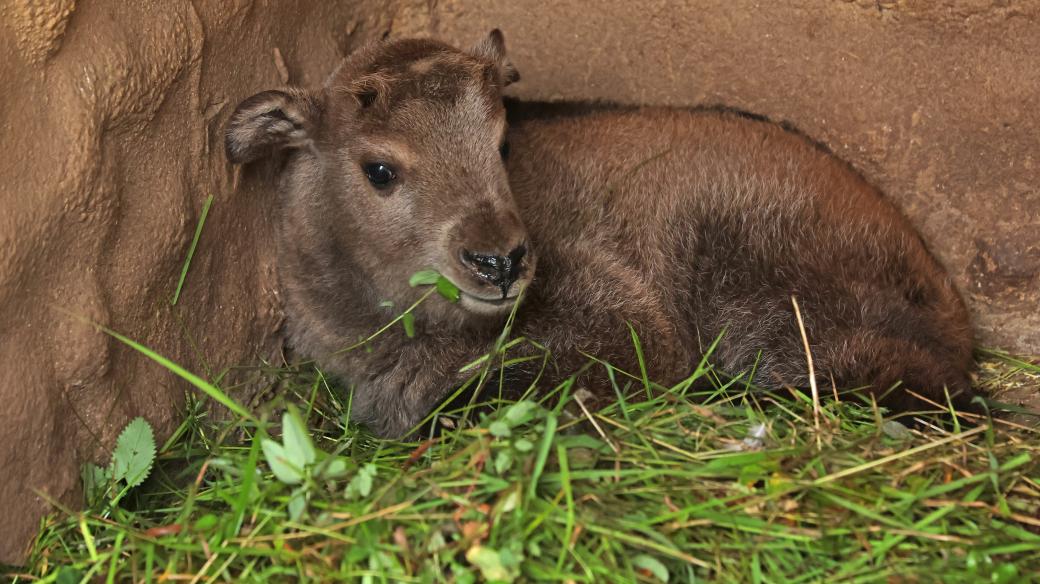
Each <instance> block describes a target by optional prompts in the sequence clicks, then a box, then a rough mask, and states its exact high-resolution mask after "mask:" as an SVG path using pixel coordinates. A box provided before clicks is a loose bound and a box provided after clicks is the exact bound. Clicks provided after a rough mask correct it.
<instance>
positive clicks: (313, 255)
mask: <svg viewBox="0 0 1040 584" xmlns="http://www.w3.org/2000/svg"><path fill="white" fill-rule="evenodd" d="M518 78H519V75H518V74H517V72H516V69H515V68H514V67H513V66H512V64H511V63H510V61H509V60H508V59H507V57H506V52H505V43H504V41H503V38H502V34H501V33H500V32H499V31H498V30H495V31H492V32H491V34H490V35H489V36H488V37H487V38H486V39H484V40H483V41H482V42H480V43H479V44H478V45H477V46H476V47H474V48H473V49H471V50H470V51H462V50H458V49H456V48H453V47H451V46H449V45H446V44H443V43H440V42H437V41H433V40H417V39H411V40H399V41H386V42H382V43H378V44H375V45H372V46H369V47H367V48H364V49H361V50H359V51H358V52H356V53H354V54H353V55H351V56H350V57H348V58H347V59H346V60H345V61H344V63H343V64H342V65H341V66H340V67H339V69H337V71H336V72H334V73H333V74H332V76H331V77H330V78H329V79H328V81H327V82H326V83H325V85H324V87H322V88H321V89H319V90H316V91H307V90H302V89H295V88H290V89H284V90H272V91H265V92H263V93H259V94H257V95H254V96H253V97H250V98H249V99H246V100H245V101H244V102H242V103H241V104H240V105H239V106H238V108H237V109H236V111H235V112H234V114H233V115H232V116H231V118H230V121H229V122H228V126H227V130H226V139H225V147H226V152H227V157H228V160H230V161H231V162H232V163H236V164H243V163H248V162H252V161H255V160H259V159H263V158H269V157H274V158H277V159H279V160H281V161H282V165H281V168H280V170H279V173H280V183H281V188H280V190H281V197H282V199H281V211H280V212H281V213H282V214H283V217H282V227H281V234H280V238H281V241H280V242H279V244H280V247H281V248H282V252H281V253H282V254H283V255H284V254H288V255H290V256H292V258H291V260H290V261H291V263H293V264H294V265H295V268H293V269H295V270H298V271H299V270H304V271H309V272H312V273H311V274H310V276H311V277H313V278H315V279H316V281H317V280H322V281H326V282H335V280H336V276H337V273H338V272H342V275H343V277H344V278H346V277H349V278H353V279H356V278H361V279H364V280H365V281H366V282H367V283H368V284H369V291H370V292H371V294H370V296H372V298H371V300H373V301H379V300H391V301H394V302H395V303H398V302H407V301H409V300H410V298H412V297H413V296H414V291H410V289H409V287H408V280H409V278H410V276H411V275H412V274H414V273H415V272H418V271H420V270H423V269H430V268H432V269H435V270H437V271H438V272H440V273H441V274H443V275H444V276H445V277H447V278H448V279H450V280H451V281H452V282H453V283H454V284H455V285H456V286H457V287H458V288H459V290H460V292H461V295H460V302H459V305H457V306H455V305H449V304H447V303H439V304H437V306H436V307H435V308H430V309H429V310H431V311H433V312H432V313H431V314H433V315H434V316H436V315H437V314H438V313H437V311H440V316H441V317H443V318H448V317H452V318H454V319H456V320H457V319H459V318H462V319H467V318H469V317H474V318H475V317H477V316H489V315H490V316H495V315H502V314H504V313H506V312H508V311H509V309H510V308H511V306H512V304H513V302H514V301H515V299H516V297H517V295H518V294H519V292H520V290H521V288H522V287H523V286H526V285H527V284H528V283H529V282H530V280H531V278H532V276H533V274H534V269H535V256H534V252H533V250H532V248H531V243H530V241H528V238H527V233H526V230H525V228H524V224H523V222H522V221H521V219H520V216H519V214H518V211H517V206H516V203H515V202H514V200H513V196H512V193H511V192H510V188H509V182H508V179H507V176H506V171H505V165H504V161H503V159H504V157H505V156H506V155H507V154H508V144H507V143H506V142H505V136H506V119H505V109H504V107H503V103H502V93H501V91H502V89H503V88H504V87H505V86H506V85H508V84H509V83H511V82H513V81H516V80H517V79H518ZM347 272H349V273H347ZM304 277H305V276H302V275H300V276H298V277H297V279H301V278H304ZM297 285H299V284H297ZM341 292H342V291H341Z"/></svg>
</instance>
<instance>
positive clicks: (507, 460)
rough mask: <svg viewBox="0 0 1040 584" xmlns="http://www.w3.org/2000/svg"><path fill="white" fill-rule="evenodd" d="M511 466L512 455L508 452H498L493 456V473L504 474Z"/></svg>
mask: <svg viewBox="0 0 1040 584" xmlns="http://www.w3.org/2000/svg"><path fill="white" fill-rule="evenodd" d="M511 466H513V453H512V452H510V451H508V450H500V451H499V452H498V454H497V455H495V473H496V474H499V475H501V474H505V472H506V471H507V470H509V467H511Z"/></svg>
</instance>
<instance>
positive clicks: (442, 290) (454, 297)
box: [437, 276, 459, 302]
mask: <svg viewBox="0 0 1040 584" xmlns="http://www.w3.org/2000/svg"><path fill="white" fill-rule="evenodd" d="M437 293H438V294H440V295H441V296H443V297H445V298H447V299H448V301H449V302H458V301H459V287H458V286H456V285H455V284H453V283H452V281H451V280H449V279H447V278H445V277H444V276H441V277H440V278H438V279H437Z"/></svg>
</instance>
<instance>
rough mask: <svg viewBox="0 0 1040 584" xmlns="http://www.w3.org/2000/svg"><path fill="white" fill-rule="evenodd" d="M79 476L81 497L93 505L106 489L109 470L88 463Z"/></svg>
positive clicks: (110, 476)
mask: <svg viewBox="0 0 1040 584" xmlns="http://www.w3.org/2000/svg"><path fill="white" fill-rule="evenodd" d="M81 476H82V479H83V496H84V498H85V499H86V500H87V505H93V504H94V503H95V502H96V501H97V500H98V499H99V498H100V497H101V494H102V493H104V492H105V490H106V489H107V488H108V483H109V482H110V481H111V480H112V475H110V474H109V469H107V468H105V467H101V466H98V465H96V464H93V463H90V462H88V463H87V464H84V465H83V472H82V473H81ZM77 581H78V580H77Z"/></svg>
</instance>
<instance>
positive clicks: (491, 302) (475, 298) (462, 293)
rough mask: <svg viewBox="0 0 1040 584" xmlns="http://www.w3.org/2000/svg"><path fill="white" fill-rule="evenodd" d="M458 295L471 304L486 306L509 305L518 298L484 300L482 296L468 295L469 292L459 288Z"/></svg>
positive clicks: (513, 296) (515, 296)
mask: <svg viewBox="0 0 1040 584" xmlns="http://www.w3.org/2000/svg"><path fill="white" fill-rule="evenodd" d="M459 295H460V296H464V297H465V298H466V299H467V300H471V301H473V302H480V303H481V304H486V305H488V306H507V305H511V304H513V303H514V302H516V299H517V298H518V297H519V295H518V294H514V295H512V296H502V297H501V298H484V297H483V296H477V295H475V294H470V293H469V292H466V291H465V290H463V289H461V288H459Z"/></svg>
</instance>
